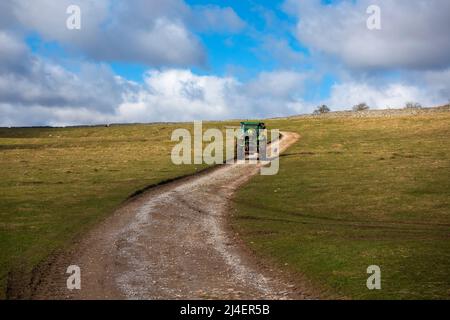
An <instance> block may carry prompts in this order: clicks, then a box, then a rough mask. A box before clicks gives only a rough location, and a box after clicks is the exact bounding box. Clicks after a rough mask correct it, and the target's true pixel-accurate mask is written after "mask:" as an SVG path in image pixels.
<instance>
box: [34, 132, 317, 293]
mask: <svg viewBox="0 0 450 320" xmlns="http://www.w3.org/2000/svg"><path fill="white" fill-rule="evenodd" d="M298 138H299V137H298V135H297V134H295V133H289V132H284V133H282V138H281V140H280V145H279V148H280V151H284V150H285V149H286V148H287V147H289V146H290V145H292V144H293V143H295V142H296V141H297V140H298ZM260 166H261V165H251V164H231V165H223V166H220V167H218V168H216V169H214V170H210V171H208V172H205V173H202V174H199V175H194V176H192V177H189V178H185V179H181V180H178V181H175V182H172V183H168V184H166V185H163V186H160V187H156V188H152V189H151V190H149V191H147V192H145V193H143V194H142V195H140V196H138V197H136V198H134V199H132V200H130V201H128V202H127V203H125V204H124V205H123V206H122V207H121V208H119V209H118V210H117V211H116V212H115V213H114V214H113V215H112V216H111V217H109V218H108V219H106V220H105V221H104V222H103V223H101V224H100V225H99V226H98V227H96V228H94V229H93V230H92V231H91V232H90V233H89V234H88V235H87V236H85V237H84V238H83V239H81V240H80V241H79V243H77V244H76V245H74V246H73V248H72V249H71V250H70V251H69V252H67V253H65V254H61V255H59V256H57V257H55V259H54V261H52V262H51V263H50V264H49V266H48V267H47V268H46V269H47V270H45V272H44V273H43V274H42V275H41V276H40V277H39V281H38V285H37V287H36V289H35V290H34V293H33V296H32V297H33V298H35V299H51V298H58V299H301V298H308V296H307V295H306V294H305V292H302V290H301V289H299V288H295V286H294V285H292V284H290V283H289V280H286V279H287V277H284V276H280V275H281V273H280V272H277V271H273V270H271V269H270V268H269V267H266V266H262V265H261V264H260V263H258V261H257V260H256V258H255V257H253V255H252V254H251V253H250V252H249V250H248V249H246V248H245V246H243V245H242V244H241V243H240V241H239V239H238V238H237V237H236V235H235V234H233V232H232V231H231V230H230V229H229V228H228V226H227V223H226V220H227V216H228V210H229V202H230V201H229V200H230V198H231V197H232V195H233V192H234V191H235V190H236V188H238V187H239V186H241V185H242V184H243V183H245V182H246V181H247V180H248V179H250V178H251V177H252V176H253V175H255V174H258V173H259V169H260ZM69 265H78V266H80V268H81V290H73V291H72V292H71V291H69V290H68V289H67V288H66V279H67V277H68V275H67V274H65V271H66V268H67V266H69Z"/></svg>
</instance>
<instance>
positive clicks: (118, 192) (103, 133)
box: [0, 112, 450, 298]
mask: <svg viewBox="0 0 450 320" xmlns="http://www.w3.org/2000/svg"><path fill="white" fill-rule="evenodd" d="M268 123H269V125H270V127H272V128H280V129H282V130H290V131H296V132H299V133H300V134H301V136H302V138H301V140H300V141H299V142H298V143H297V144H296V145H295V146H293V147H292V148H290V149H289V150H288V152H287V153H286V154H285V155H284V156H283V157H282V158H281V168H280V173H279V174H278V175H276V176H257V177H255V178H254V179H253V180H252V181H251V182H250V183H249V184H248V185H246V186H245V187H244V188H243V189H242V190H240V191H239V192H238V194H237V196H236V199H235V211H234V215H233V219H232V224H233V227H234V228H235V229H236V230H237V231H239V233H240V234H241V236H242V237H243V239H244V240H245V241H246V242H247V243H248V245H249V246H250V247H251V248H253V250H255V252H256V253H257V254H259V255H260V256H261V257H264V258H266V259H268V260H270V261H272V263H274V264H278V265H279V266H280V267H281V268H284V269H287V270H289V271H291V272H293V273H294V274H295V273H297V274H299V275H300V274H301V275H304V276H305V277H306V278H307V279H309V280H311V282H312V284H313V285H314V287H315V288H317V289H318V290H320V291H321V292H322V294H323V295H324V296H330V297H336V296H337V297H350V298H448V297H450V245H449V243H450V174H449V173H450V156H449V154H450V144H449V141H448V140H449V137H450V113H448V112H447V113H444V112H443V113H434V114H423V115H417V116H410V117H398V116H397V117H394V118H392V119H388V118H363V119H347V118H339V119H333V118H330V119H328V118H323V119H322V118H317V119H314V118H296V119H289V120H276V121H269V122H268ZM225 125H230V123H220V124H218V123H209V124H208V125H207V126H206V127H223V126H225ZM180 126H184V127H187V128H190V126H188V125H176V126H175V125H170V124H158V125H125V126H111V127H84V128H53V129H51V128H33V129H20V128H15V129H7V128H4V129H0V165H1V168H2V171H1V180H0V298H5V297H6V287H7V280H8V278H9V279H16V278H18V279H25V281H26V279H28V278H29V277H30V275H31V271H32V270H33V268H35V267H36V265H38V264H39V263H40V262H42V261H44V260H45V259H46V258H47V257H48V256H49V255H50V254H51V253H52V252H54V250H57V249H61V248H64V247H65V246H68V245H70V243H71V241H72V240H73V239H74V238H76V237H77V236H78V235H79V234H82V233H83V232H85V231H86V230H87V229H89V228H90V227H92V226H93V225H95V224H96V223H98V222H99V221H100V220H101V219H103V218H104V217H106V216H107V215H108V214H110V213H111V212H113V210H114V208H116V207H117V206H118V205H119V204H120V203H121V202H122V201H124V200H125V199H126V198H127V197H128V196H129V195H131V194H132V193H134V192H135V191H136V190H139V189H141V188H143V187H145V186H148V185H152V184H156V183H159V182H161V181H164V180H167V179H171V178H174V177H177V176H182V175H185V174H190V173H193V172H196V171H198V170H200V169H202V168H204V167H205V166H203V165H202V166H198V165H197V166H194V165H191V166H175V165H173V164H172V163H171V161H170V151H171V149H172V146H173V144H174V143H172V142H170V135H171V132H172V130H173V129H174V128H176V127H180ZM371 264H376V265H379V266H380V267H381V271H382V290H380V291H369V290H367V288H366V286H365V283H366V278H367V276H368V275H367V274H366V268H367V266H369V265H371ZM23 284H24V285H26V283H23Z"/></svg>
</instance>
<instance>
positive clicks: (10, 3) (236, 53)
mask: <svg viewBox="0 0 450 320" xmlns="http://www.w3.org/2000/svg"><path fill="white" fill-rule="evenodd" d="M73 5H75V6H77V7H78V8H79V9H80V28H75V29H73V28H68V27H67V20H68V19H72V18H73V16H72V13H73V12H69V13H68V12H67V8H68V7H69V6H73ZM373 5H375V6H377V8H379V18H380V20H379V21H380V28H375V29H373V28H368V26H367V20H368V19H371V18H373V12H372V11H370V12H369V13H368V12H367V10H368V8H369V6H373ZM70 21H73V20H70ZM449 32H450V1H448V0H395V1H392V0H327V1H325V0H278V1H268V0H262V1H256V0H249V1H243V0H223V1H218V0H216V1H204V0H130V1H119V0H34V1H29V0H5V1H1V2H0V126H40V125H50V126H66V125H79V124H102V123H134V122H157V121H164V122H165V121H192V120H222V119H237V118H252V119H254V118H268V117H274V116H287V115H295V114H305V113H311V112H312V111H313V110H314V109H315V108H316V107H317V106H318V105H322V104H326V105H328V106H329V107H330V109H331V110H348V109H351V108H352V106H353V105H356V104H358V103H362V102H365V103H367V104H368V105H369V106H370V107H371V108H372V109H383V108H401V107H403V106H404V105H405V103H407V102H418V103H420V104H422V105H424V106H436V105H442V104H446V103H448V102H449V99H450V41H449Z"/></svg>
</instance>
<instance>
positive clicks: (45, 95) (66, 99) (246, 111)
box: [0, 60, 306, 126]
mask: <svg viewBox="0 0 450 320" xmlns="http://www.w3.org/2000/svg"><path fill="white" fill-rule="evenodd" d="M44 75H47V79H48V80H47V81H45V76H44ZM305 77H306V76H305V75H304V74H300V73H295V72H291V71H278V72H265V73H261V74H260V75H259V76H258V77H256V78H255V79H254V80H251V81H249V82H246V83H242V82H240V81H238V80H237V79H235V78H233V77H218V76H207V75H196V74H194V73H192V72H191V71H190V70H187V69H168V70H160V71H157V70H151V71H148V72H147V73H146V74H145V76H144V82H143V83H142V84H137V83H133V82H129V81H126V80H124V79H122V78H119V77H116V76H114V75H113V74H112V73H111V72H110V70H109V69H108V68H107V67H105V66H100V67H99V66H95V65H86V66H83V68H82V71H81V72H80V73H76V74H75V73H72V72H69V71H67V70H64V69H62V68H61V67H58V66H56V65H52V64H49V63H47V62H45V61H42V60H36V61H34V66H33V68H32V70H31V71H30V74H29V75H27V76H21V75H17V74H9V75H2V76H0V97H1V99H0V114H2V117H1V120H0V125H2V126H13V125H72V124H93V123H110V122H116V123H118V122H154V121H192V120H196V119H203V120H214V119H230V118H255V117H267V116H281V115H289V114H293V113H299V112H302V111H303V108H304V104H303V103H302V101H301V99H300V98H299V96H300V93H301V91H302V87H303V82H304V80H305ZM39 79H41V81H39ZM42 80H44V81H42Z"/></svg>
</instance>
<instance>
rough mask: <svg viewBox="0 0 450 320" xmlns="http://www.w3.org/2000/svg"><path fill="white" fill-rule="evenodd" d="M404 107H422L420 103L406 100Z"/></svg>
mask: <svg viewBox="0 0 450 320" xmlns="http://www.w3.org/2000/svg"><path fill="white" fill-rule="evenodd" d="M405 109H422V105H421V104H420V103H417V102H407V103H406V105H405Z"/></svg>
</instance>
